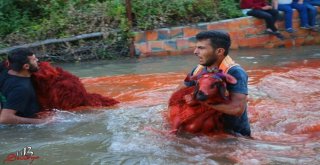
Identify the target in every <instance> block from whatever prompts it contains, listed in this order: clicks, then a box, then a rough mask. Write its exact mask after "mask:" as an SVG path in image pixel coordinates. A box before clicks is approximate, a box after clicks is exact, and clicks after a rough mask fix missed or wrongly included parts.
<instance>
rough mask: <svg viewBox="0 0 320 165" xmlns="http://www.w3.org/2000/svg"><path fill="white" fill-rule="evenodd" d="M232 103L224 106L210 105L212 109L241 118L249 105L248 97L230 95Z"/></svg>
mask: <svg viewBox="0 0 320 165" xmlns="http://www.w3.org/2000/svg"><path fill="white" fill-rule="evenodd" d="M230 96H231V101H230V102H229V103H222V104H216V105H212V104H208V106H210V107H211V108H213V109H215V110H217V111H219V112H222V113H225V114H228V115H233V116H241V115H242V113H243V112H244V110H245V107H246V104H247V95H245V94H240V93H230Z"/></svg>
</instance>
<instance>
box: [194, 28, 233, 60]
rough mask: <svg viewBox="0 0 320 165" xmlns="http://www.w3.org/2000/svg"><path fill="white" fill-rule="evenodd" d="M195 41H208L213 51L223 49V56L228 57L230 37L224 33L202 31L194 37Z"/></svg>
mask: <svg viewBox="0 0 320 165" xmlns="http://www.w3.org/2000/svg"><path fill="white" fill-rule="evenodd" d="M196 39H197V41H201V40H206V39H210V41H211V46H212V47H213V48H215V49H217V48H224V50H225V52H224V55H225V56H226V55H228V53H229V48H230V45H231V40H230V36H229V34H228V33H227V32H225V31H219V30H211V31H203V32H200V33H198V34H197V35H196Z"/></svg>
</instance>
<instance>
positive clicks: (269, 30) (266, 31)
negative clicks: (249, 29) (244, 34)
mask: <svg viewBox="0 0 320 165" xmlns="http://www.w3.org/2000/svg"><path fill="white" fill-rule="evenodd" d="M264 32H265V33H266V34H273V35H274V34H275V33H274V32H273V31H272V30H271V29H266V30H265V31H264Z"/></svg>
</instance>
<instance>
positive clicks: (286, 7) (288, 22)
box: [278, 4, 293, 30]
mask: <svg viewBox="0 0 320 165" xmlns="http://www.w3.org/2000/svg"><path fill="white" fill-rule="evenodd" d="M278 10H280V11H283V13H284V18H285V19H284V20H285V27H286V30H288V29H291V30H292V15H293V11H292V8H291V5H290V4H279V5H278Z"/></svg>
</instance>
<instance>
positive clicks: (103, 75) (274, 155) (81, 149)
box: [0, 45, 320, 165]
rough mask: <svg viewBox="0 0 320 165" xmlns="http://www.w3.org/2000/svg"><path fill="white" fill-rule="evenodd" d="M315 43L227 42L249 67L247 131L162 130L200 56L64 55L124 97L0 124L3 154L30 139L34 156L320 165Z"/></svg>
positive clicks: (51, 160) (93, 85)
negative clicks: (42, 120)
mask: <svg viewBox="0 0 320 165" xmlns="http://www.w3.org/2000/svg"><path fill="white" fill-rule="evenodd" d="M319 50H320V48H319V45H316V46H313V47H301V48H292V49H266V50H264V49H256V50H240V51H231V53H232V54H231V55H232V57H233V58H234V59H235V60H236V61H237V62H238V63H239V64H241V65H242V66H243V67H244V68H245V70H246V71H247V73H248V75H249V97H248V105H249V107H248V114H249V118H250V123H251V129H252V136H253V139H246V138H240V137H233V136H228V135H221V136H212V137H206V136H189V135H187V136H184V137H177V136H173V135H168V134H166V131H168V130H169V127H168V123H167V121H166V119H165V118H164V116H163V114H164V113H165V112H166V108H167V102H168V100H169V98H170V96H171V94H172V92H173V91H174V90H175V89H176V87H177V86H178V85H179V84H181V83H182V81H183V79H184V78H185V75H186V74H187V73H188V72H189V71H191V69H192V68H193V66H195V65H196V64H197V61H198V60H197V58H196V57H194V56H192V55H190V56H189V55H186V56H170V57H154V58H143V59H132V58H131V59H121V60H117V61H101V62H100V61H96V62H93V63H76V64H61V67H62V68H64V69H65V70H68V71H70V72H72V73H74V74H75V75H77V76H79V77H81V81H82V82H83V83H84V85H85V88H86V89H87V90H88V92H94V93H99V94H102V95H106V96H111V97H113V98H115V99H117V100H119V101H120V102H121V103H120V104H119V105H117V106H114V107H108V108H104V109H99V110H93V109H91V108H90V107H88V110H89V111H88V112H84V113H82V112H77V113H72V112H67V111H63V110H58V111H57V115H56V122H54V123H51V124H45V125H40V126H30V125H25V126H3V125H0V132H1V134H0V141H1V143H0V162H2V161H4V160H6V158H8V156H10V155H13V154H16V153H17V152H18V153H20V151H22V150H23V149H24V148H28V149H29V148H30V147H31V148H30V151H32V152H33V153H34V155H33V156H38V157H39V159H36V160H34V161H33V164H142V165H148V164H174V165H176V164H177V165H180V164H181V165H184V164H208V165H209V164H210V165H211V164H212V165H216V164H224V165H225V164H227V165H229V164H244V165H251V164H259V165H260V164H281V165H282V164H290V165H291V164H299V165H300V164H306V165H309V164H312V165H313V164H320V122H319V121H320V120H319V118H320V99H319V96H320V81H319V80H320V52H319ZM29 162H30V160H15V161H14V162H12V163H20V164H28V163H29Z"/></svg>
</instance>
